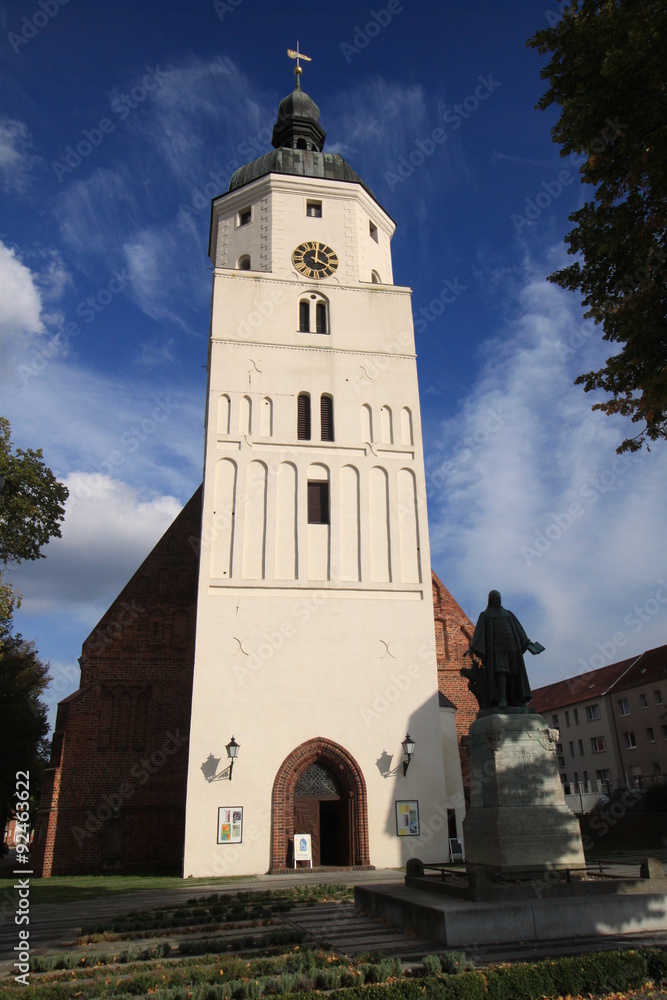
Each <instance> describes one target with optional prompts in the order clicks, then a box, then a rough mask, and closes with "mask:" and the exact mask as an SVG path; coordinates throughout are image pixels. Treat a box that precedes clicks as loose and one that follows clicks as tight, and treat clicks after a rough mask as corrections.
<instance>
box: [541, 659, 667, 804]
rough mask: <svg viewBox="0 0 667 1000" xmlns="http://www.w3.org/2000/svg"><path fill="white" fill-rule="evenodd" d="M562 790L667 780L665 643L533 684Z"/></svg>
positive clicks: (645, 784)
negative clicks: (552, 734) (552, 737)
mask: <svg viewBox="0 0 667 1000" xmlns="http://www.w3.org/2000/svg"><path fill="white" fill-rule="evenodd" d="M531 704H532V706H533V707H534V708H535V709H536V710H537V711H538V712H539V713H540V715H543V716H544V717H545V718H546V720H547V722H549V724H550V725H551V726H553V727H554V729H558V730H559V732H560V741H559V743H558V746H557V753H558V766H559V772H560V779H561V782H562V783H563V786H564V790H565V793H566V795H572V794H577V793H579V794H585V793H595V792H606V793H607V794H608V793H609V792H611V791H613V790H614V789H617V788H646V787H649V786H650V785H652V784H656V783H658V782H666V781H667V645H665V646H659V647H657V648H656V649H649V650H647V651H646V652H644V653H641V654H640V655H638V656H632V657H629V658H628V659H626V660H621V661H620V662H619V663H611V664H609V665H608V666H606V667H600V669H599V670H592V671H590V672H588V673H584V674H578V675H577V676H575V677H568V678H566V679H565V680H562V681H556V683H554V684H547V685H546V686H545V687H541V688H537V689H536V690H535V691H533V701H532V703H531Z"/></svg>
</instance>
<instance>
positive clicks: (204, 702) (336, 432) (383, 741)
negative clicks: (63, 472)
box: [184, 76, 449, 876]
mask: <svg viewBox="0 0 667 1000" xmlns="http://www.w3.org/2000/svg"><path fill="white" fill-rule="evenodd" d="M323 142H324V133H323V131H322V129H321V128H320V126H319V111H318V109H317V107H316V106H315V104H314V103H313V102H312V101H311V99H310V98H309V97H308V96H307V95H306V94H304V92H303V91H302V90H301V89H300V86H299V77H298V76H297V86H296V89H295V91H294V92H293V94H291V95H290V96H289V97H287V98H285V100H284V101H283V102H282V103H281V106H280V111H279V116H278V123H277V125H276V127H275V129H274V139H273V143H274V146H275V147H276V148H275V150H274V152H272V153H269V154H267V155H266V156H264V157H261V158H260V159H259V160H256V161H254V163H251V164H248V165H247V166H245V167H242V168H241V169H240V170H239V171H237V173H236V174H235V175H234V177H233V178H232V181H231V184H230V189H229V191H228V192H227V193H226V194H224V195H222V196H220V197H219V198H217V199H215V200H214V202H213V207H212V220H211V242H210V255H211V260H212V263H213V266H214V278H213V299H212V315H211V333H210V349H209V369H208V370H209V384H208V400H207V419H206V457H205V467H204V496H203V521H202V539H201V558H200V576H199V594H198V611H197V632H196V649H195V667H194V683H193V695H192V719H191V731H190V759H189V771H188V786H187V804H186V833H185V858H184V875H185V876H188V875H193V876H208V875H215V874H246V873H257V872H266V871H280V870H283V869H285V868H287V867H291V866H292V864H293V858H294V837H295V835H298V834H304V833H305V834H309V835H310V838H311V847H312V855H313V863H314V864H315V865H318V864H319V865H323V866H338V865H340V866H360V867H363V866H368V865H375V866H376V867H380V866H392V867H395V866H400V865H403V864H405V862H406V860H407V859H408V858H409V857H411V856H418V857H421V858H422V860H424V861H428V860H433V861H443V860H446V859H447V857H448V851H447V806H448V804H449V803H448V801H447V794H446V789H445V781H444V771H443V762H442V749H441V736H440V721H439V712H438V692H437V670H436V657H435V644H434V628H433V612H432V601H431V573H430V556H429V544H428V530H427V518H426V499H425V498H426V489H425V480H424V468H423V454H422V440H421V425H420V412H419V396H418V387H417V371H416V359H415V348H414V331H413V325H412V313H411V304H410V289H408V288H404V287H401V286H397V285H394V284H393V275H392V262H391V251H390V241H391V238H392V235H393V232H394V228H395V225H394V223H393V221H392V219H391V218H390V217H389V215H387V213H386V212H385V211H384V210H383V209H382V208H381V206H380V205H379V204H378V202H377V201H376V200H375V198H374V197H373V195H372V194H371V193H370V192H369V191H368V189H367V188H366V187H365V186H364V185H363V183H362V182H361V180H360V179H359V178H358V177H357V175H356V174H355V173H354V171H353V170H352V169H351V168H350V167H349V165H348V164H347V163H346V162H345V161H344V160H343V158H342V157H341V156H339V155H337V154H328V153H323V152H322V145H323ZM408 733H409V734H410V736H411V737H412V739H413V740H414V742H415V749H414V754H413V756H412V759H411V761H410V764H409V768H408V770H407V773H405V774H404V767H403V761H404V752H403V749H402V746H401V742H402V740H403V739H404V737H405V736H406V734H408ZM232 736H234V737H235V738H236V742H237V743H238V744H239V745H240V750H239V754H238V759H237V760H236V761H235V763H234V767H233V773H232V774H231V780H230V775H229V773H228V772H227V771H226V769H227V767H228V764H229V760H228V759H227V757H226V754H225V745H226V744H227V743H228V742H229V740H230V737H232Z"/></svg>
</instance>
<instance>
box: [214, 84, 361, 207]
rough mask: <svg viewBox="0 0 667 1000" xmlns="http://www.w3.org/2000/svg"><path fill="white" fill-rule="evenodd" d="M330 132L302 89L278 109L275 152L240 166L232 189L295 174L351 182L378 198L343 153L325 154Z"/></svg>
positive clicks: (235, 174)
mask: <svg viewBox="0 0 667 1000" xmlns="http://www.w3.org/2000/svg"><path fill="white" fill-rule="evenodd" d="M325 139H326V132H325V131H324V129H323V128H322V126H321V125H320V109H319V108H318V106H317V105H316V104H315V101H314V100H313V99H312V97H309V96H308V94H306V93H305V92H304V91H303V90H302V89H301V86H300V83H299V77H298V76H297V81H296V87H295V88H294V90H293V91H292V93H291V94H288V95H287V97H283V99H282V101H281V102H280V105H279V106H278V120H277V121H276V124H275V125H274V126H273V136H272V139H271V143H272V145H273V146H274V147H275V148H274V149H273V151H272V152H271V153H265V155H264V156H260V157H258V158H257V159H256V160H253V161H252V162H251V163H246V164H245V165H244V166H242V167H239V168H238V170H236V171H235V172H234V174H233V175H232V179H231V181H230V182H229V190H230V191H235V190H236V189H237V188H240V187H243V186H244V184H249V183H250V182H251V181H255V180H257V178H258V177H264V176H265V175H266V174H292V175H293V176H297V177H321V178H323V179H324V180H333V181H351V182H352V183H355V184H361V186H362V187H364V188H365V189H366V191H368V193H369V194H370V195H371V197H374V195H373V192H372V191H370V190H369V189H368V188H367V187H366V185H365V184H364V182H363V181H362V180H361V178H360V177H359V175H358V174H357V173H356V171H354V170H353V169H352V167H351V166H350V164H349V163H348V162H347V161H346V160H344V159H343V157H342V156H341V155H340V154H339V153H323V152H322V149H323V147H324V140H325Z"/></svg>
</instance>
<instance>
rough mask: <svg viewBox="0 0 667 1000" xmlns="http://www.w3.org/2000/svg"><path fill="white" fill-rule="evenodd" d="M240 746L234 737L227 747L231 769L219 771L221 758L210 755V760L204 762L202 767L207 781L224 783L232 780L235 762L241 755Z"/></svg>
mask: <svg viewBox="0 0 667 1000" xmlns="http://www.w3.org/2000/svg"><path fill="white" fill-rule="evenodd" d="M240 749H241V747H240V745H239V744H238V743H237V742H236V740H235V739H234V737H233V736H232V738H231V740H230V741H229V743H228V744H227V746H226V747H225V750H226V751H227V759H228V760H229V767H226V768H224V770H222V771H218V765H219V763H220V761H221V759H222V758H221V757H214V755H213V754H212V753H211V754H209V755H208V759H207V760H205V761H204V763H203V764H202V766H201V770H202V774H203V775H204V777H205V778H206V780H207V781H224V780H225V779H226V778H228V779H229V780H230V781H231V780H232V771H233V770H234V761H235V760H236V758H237V757H238V755H239V750H240Z"/></svg>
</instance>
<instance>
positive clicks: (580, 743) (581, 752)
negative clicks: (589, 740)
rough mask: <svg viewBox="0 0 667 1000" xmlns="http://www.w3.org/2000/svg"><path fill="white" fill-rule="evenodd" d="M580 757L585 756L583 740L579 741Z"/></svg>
mask: <svg viewBox="0 0 667 1000" xmlns="http://www.w3.org/2000/svg"><path fill="white" fill-rule="evenodd" d="M579 756H580V757H583V756H584V741H583V740H579Z"/></svg>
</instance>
